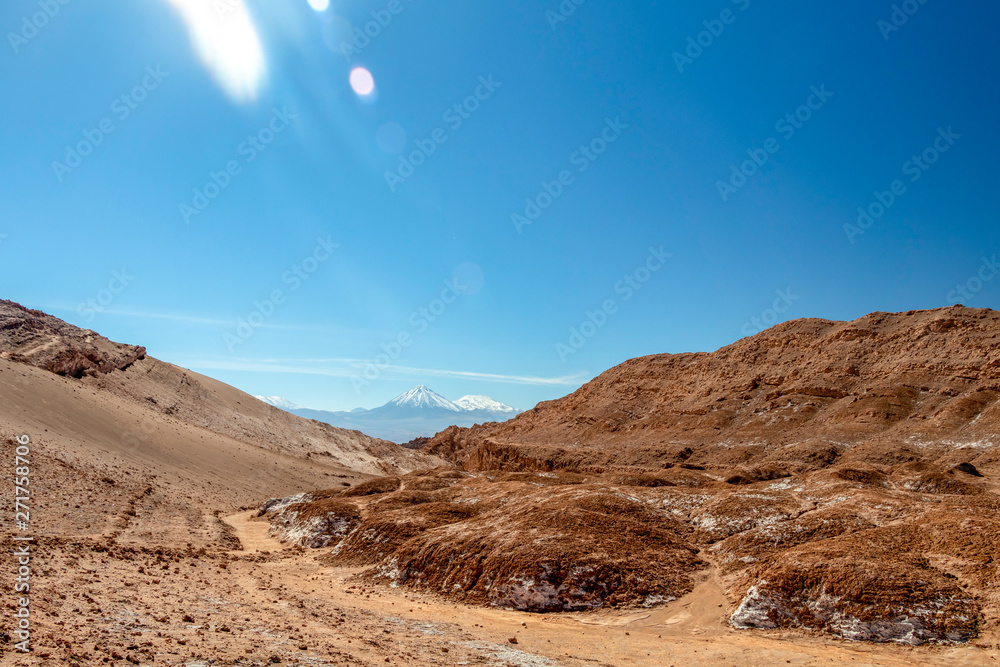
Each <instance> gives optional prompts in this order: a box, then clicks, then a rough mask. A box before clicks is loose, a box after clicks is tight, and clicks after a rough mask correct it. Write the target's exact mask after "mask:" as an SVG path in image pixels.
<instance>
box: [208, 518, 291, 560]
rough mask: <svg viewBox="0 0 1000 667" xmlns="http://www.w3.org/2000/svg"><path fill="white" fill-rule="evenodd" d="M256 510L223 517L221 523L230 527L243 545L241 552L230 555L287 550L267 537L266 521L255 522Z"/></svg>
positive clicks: (267, 525) (276, 541) (267, 524)
mask: <svg viewBox="0 0 1000 667" xmlns="http://www.w3.org/2000/svg"><path fill="white" fill-rule="evenodd" d="M256 517H257V512H256V510H249V511H246V512H239V513H238V514H231V515H229V516H227V517H223V519H222V520H223V521H225V522H226V523H227V524H229V525H230V526H232V528H233V531H235V533H236V537H238V538H239V540H240V543H241V544H242V545H243V549H242V551H234V552H232V553H234V554H239V553H256V552H258V551H280V550H282V549H285V548H287V547H286V545H284V544H282V543H281V542H279V541H278V540H276V539H274V538H273V537H268V535H267V529H268V527H269V526H270V524H269V523H268V522H267V521H256V520H254V519H256Z"/></svg>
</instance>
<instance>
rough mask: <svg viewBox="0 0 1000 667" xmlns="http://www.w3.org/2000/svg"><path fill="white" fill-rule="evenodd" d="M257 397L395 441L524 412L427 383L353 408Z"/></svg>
mask: <svg viewBox="0 0 1000 667" xmlns="http://www.w3.org/2000/svg"><path fill="white" fill-rule="evenodd" d="M256 398H259V399H260V400H262V401H264V402H265V403H270V404H271V405H273V406H275V407H278V408H281V409H283V410H288V411H289V412H294V413H295V414H297V415H299V416H300V417H307V418H309V419H318V420H319V421H324V422H326V423H328V424H332V425H334V426H340V427H342V428H349V429H356V430H358V431H363V432H364V433H367V434H368V435H372V436H375V437H376V438H385V439H386V440H392V441H393V442H407V441H409V440H412V439H413V438H416V437H419V436H431V435H434V434H435V433H437V432H438V431H442V430H444V429H446V428H447V427H449V426H452V425H455V426H472V425H473V424H477V423H482V422H492V421H506V420H507V419H510V418H511V417H514V416H515V415H517V414H518V413H519V412H520V410H518V409H516V408H512V407H510V406H509V405H505V404H503V403H501V402H499V401H494V400H493V399H492V398H490V397H489V396H463V397H462V398H460V399H458V400H457V401H449V400H448V399H447V398H445V397H444V396H442V395H441V394H438V393H437V392H435V391H433V390H432V389H429V388H427V387H426V386H424V385H419V386H417V387H414V388H413V389H410V390H409V391H407V392H405V393H402V394H400V395H399V396H397V397H396V398H394V399H392V400H391V401H389V402H388V403H386V404H384V405H380V406H379V407H377V408H373V409H371V410H365V409H362V408H356V409H354V410H351V411H350V412H328V411H326V410H311V409H309V408H300V407H299V406H297V405H295V404H294V403H291V402H290V401H286V400H285V399H283V398H281V397H280V396H257V397H256Z"/></svg>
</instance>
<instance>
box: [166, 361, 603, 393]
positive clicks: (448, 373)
mask: <svg viewBox="0 0 1000 667" xmlns="http://www.w3.org/2000/svg"><path fill="white" fill-rule="evenodd" d="M174 363H178V364H180V365H183V366H186V367H188V368H191V369H193V370H214V371H220V370H222V371H240V372H247V373H277V374H282V373H289V374H296V375H325V376H330V377H357V375H358V369H359V368H362V367H363V366H364V365H365V364H366V363H369V362H368V361H367V360H365V359H340V358H330V359H238V358H237V359H178V360H174ZM393 374H394V375H396V376H407V377H410V376H419V377H441V378H454V379H463V380H482V381H488V382H504V383H508V384H527V385H535V386H551V385H559V386H563V385H565V386H572V385H577V384H580V383H582V382H585V381H586V380H588V379H589V377H588V376H587V375H586V374H585V373H576V374H574V375H563V376H558V377H538V376H533V375H504V374H500V373H480V372H476V371H456V370H449V369H441V368H414V367H411V366H387V367H385V369H384V371H383V375H393Z"/></svg>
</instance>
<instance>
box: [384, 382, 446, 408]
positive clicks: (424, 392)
mask: <svg viewBox="0 0 1000 667" xmlns="http://www.w3.org/2000/svg"><path fill="white" fill-rule="evenodd" d="M389 406H394V407H397V408H404V407H405V408H441V409H443V410H450V411H452V412H461V411H462V410H463V408H461V407H459V406H458V405H456V404H454V403H452V402H451V401H449V400H448V399H447V398H445V397H444V396H442V395H441V394H438V393H435V392H434V391H433V390H431V389H428V388H427V387H425V386H424V385H419V386H417V387H414V388H413V389H411V390H409V391H408V392H406V393H405V394H400V395H399V396H397V397H396V398H394V399H392V400H391V401H389V402H388V403H386V404H385V405H383V406H382V407H383V408H386V407H389Z"/></svg>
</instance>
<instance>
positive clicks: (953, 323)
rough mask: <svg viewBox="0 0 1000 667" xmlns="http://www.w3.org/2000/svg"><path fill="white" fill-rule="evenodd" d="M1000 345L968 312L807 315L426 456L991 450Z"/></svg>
mask: <svg viewBox="0 0 1000 667" xmlns="http://www.w3.org/2000/svg"><path fill="white" fill-rule="evenodd" d="M998 343H1000V313H997V312H994V311H991V310H977V309H971V308H963V307H960V306H955V307H951V308H943V309H939V310H928V311H911V312H907V313H898V314H891V313H873V314H871V315H867V316H865V317H862V318H861V319H858V320H855V321H854V322H832V321H828V320H818V319H806V320H796V321H792V322H787V323H784V324H781V325H778V326H775V327H773V328H771V329H769V330H767V331H765V332H763V333H760V334H758V335H756V336H753V337H752V338H747V339H744V340H741V341H738V342H737V343H734V344H733V345H730V346H728V347H724V348H722V349H720V350H718V351H716V352H712V353H697V354H663V355H656V356H650V357H642V358H638V359H632V360H630V361H627V362H625V363H623V364H621V365H619V366H616V367H615V368H612V369H611V370H609V371H607V372H605V373H603V374H602V375H600V376H599V377H597V378H595V379H594V380H593V381H591V382H589V383H588V384H586V385H585V386H583V387H581V388H580V389H579V390H578V391H576V392H574V393H573V394H571V395H569V396H566V397H565V398H562V399H559V400H555V401H549V402H546V403H540V404H539V405H538V406H537V407H535V408H534V409H532V410H529V411H527V412H525V413H523V414H521V415H519V416H518V417H516V418H515V419H513V420H510V421H507V422H504V423H499V424H485V425H481V426H477V427H472V428H468V429H449V430H446V431H444V432H442V433H439V434H438V435H437V436H436V437H434V438H433V439H432V440H431V442H430V443H429V445H428V447H427V449H426V451H428V452H431V453H436V454H438V455H441V456H444V457H446V458H449V459H450V460H452V461H455V462H464V463H465V464H466V466H467V467H470V468H486V469H488V468H492V467H495V466H504V467H506V466H509V465H511V464H512V463H513V462H514V461H515V460H521V459H524V462H523V463H522V465H525V466H527V467H537V466H541V467H546V468H574V469H575V468H580V467H585V468H591V469H597V468H620V467H623V466H626V467H627V466H639V467H653V468H655V467H658V466H659V465H660V464H662V463H665V462H680V461H686V462H688V463H697V464H707V465H712V464H727V465H729V464H740V463H749V464H755V463H760V462H768V461H771V460H772V459H773V460H775V461H778V462H780V463H782V464H783V465H785V466H790V467H802V466H806V467H808V466H812V465H815V464H817V463H822V462H823V461H824V460H828V459H831V457H832V458H837V457H839V456H841V455H844V454H846V453H848V452H851V453H852V454H853V456H854V457H856V458H871V459H872V460H873V462H877V461H879V460H881V459H882V458H884V457H885V456H891V452H899V451H901V450H903V449H907V450H915V451H920V452H922V453H924V454H926V453H928V452H930V451H935V452H941V453H942V454H945V453H947V452H948V451H951V450H953V449H955V448H957V447H963V446H964V447H970V448H974V449H975V448H980V449H982V448H986V447H992V446H993V445H995V444H997V443H998V442H1000V439H998V436H997V432H998V428H1000V405H998V404H997V399H998V398H1000V345H998ZM826 462H829V461H826Z"/></svg>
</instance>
